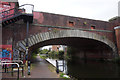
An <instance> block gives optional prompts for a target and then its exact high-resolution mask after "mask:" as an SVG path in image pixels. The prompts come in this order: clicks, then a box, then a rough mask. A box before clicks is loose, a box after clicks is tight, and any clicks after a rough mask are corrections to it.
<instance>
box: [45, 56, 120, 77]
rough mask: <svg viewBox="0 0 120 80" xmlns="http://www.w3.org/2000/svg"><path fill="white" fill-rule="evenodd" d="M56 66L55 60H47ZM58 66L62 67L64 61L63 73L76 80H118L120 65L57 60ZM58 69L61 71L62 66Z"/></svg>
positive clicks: (93, 61)
mask: <svg viewBox="0 0 120 80" xmlns="http://www.w3.org/2000/svg"><path fill="white" fill-rule="evenodd" d="M47 60H49V61H50V63H52V64H53V65H54V66H56V61H55V60H56V59H52V58H51V59H49V58H48V59H47ZM57 60H58V62H59V64H60V65H63V61H64V71H63V72H64V73H66V74H69V75H70V76H72V77H75V78H76V79H79V78H120V65H118V64H116V63H112V62H104V61H103V62H101V61H95V60H87V61H85V60H81V59H74V58H73V59H72V60H60V59H58V58H57ZM59 69H60V70H61V71H62V70H63V66H60V67H59Z"/></svg>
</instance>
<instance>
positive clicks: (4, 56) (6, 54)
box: [0, 45, 12, 60]
mask: <svg viewBox="0 0 120 80" xmlns="http://www.w3.org/2000/svg"><path fill="white" fill-rule="evenodd" d="M11 59H12V45H0V60H11Z"/></svg>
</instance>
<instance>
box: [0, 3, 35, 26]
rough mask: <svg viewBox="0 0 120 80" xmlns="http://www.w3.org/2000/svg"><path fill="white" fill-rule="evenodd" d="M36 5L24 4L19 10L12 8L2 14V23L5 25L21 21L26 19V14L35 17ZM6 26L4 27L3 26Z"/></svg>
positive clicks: (0, 19)
mask: <svg viewBox="0 0 120 80" xmlns="http://www.w3.org/2000/svg"><path fill="white" fill-rule="evenodd" d="M33 9H34V5H32V4H24V5H21V6H19V7H18V8H12V9H9V10H6V11H3V12H0V15H1V16H0V22H1V23H2V24H3V22H5V23H7V24H8V23H13V22H16V21H18V20H20V19H25V18H24V16H21V15H26V14H29V15H30V14H32V15H33ZM3 26H4V25H3Z"/></svg>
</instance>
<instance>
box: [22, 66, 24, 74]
mask: <svg viewBox="0 0 120 80" xmlns="http://www.w3.org/2000/svg"><path fill="white" fill-rule="evenodd" d="M22 76H24V67H23V66H22Z"/></svg>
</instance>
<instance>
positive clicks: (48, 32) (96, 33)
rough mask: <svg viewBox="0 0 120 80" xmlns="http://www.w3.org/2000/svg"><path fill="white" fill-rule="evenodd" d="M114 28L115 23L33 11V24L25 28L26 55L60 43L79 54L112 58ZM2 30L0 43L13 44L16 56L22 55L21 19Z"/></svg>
mask: <svg viewBox="0 0 120 80" xmlns="http://www.w3.org/2000/svg"><path fill="white" fill-rule="evenodd" d="M23 17H24V16H22V18H23ZM18 19H19V18H18ZM23 19H24V18H23ZM118 21H119V20H118ZM8 22H9V21H8ZM118 25H119V24H118V23H117V21H116V20H113V21H110V22H106V21H99V20H91V19H85V18H79V17H71V16H64V15H58V14H51V13H44V12H34V21H33V24H31V25H30V29H29V39H28V41H29V53H31V52H32V51H33V50H34V49H36V48H39V47H42V46H46V45H53V44H55V45H56V44H58V45H59V44H61V45H68V46H73V47H77V48H79V49H80V50H81V51H82V52H84V51H86V52H87V53H97V54H100V53H104V54H105V55H107V56H108V57H111V54H112V55H114V56H115V55H117V48H118V50H119V46H117V45H119V44H120V41H119V39H117V41H116V39H115V34H114V27H115V26H118ZM4 26H5V25H4ZM66 26H67V27H66ZM2 31H3V32H2V33H3V37H2V41H3V42H2V43H3V44H13V45H14V46H15V47H14V48H16V49H17V50H19V53H20V54H21V53H25V50H26V47H25V46H26V39H25V38H26V24H25V23H24V22H22V20H21V19H19V21H18V20H17V21H15V23H11V24H9V25H6V26H5V27H3V28H2ZM118 32H119V31H118ZM116 34H118V33H116ZM118 36H119V35H116V37H118Z"/></svg>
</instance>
